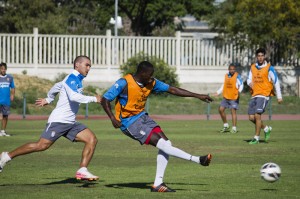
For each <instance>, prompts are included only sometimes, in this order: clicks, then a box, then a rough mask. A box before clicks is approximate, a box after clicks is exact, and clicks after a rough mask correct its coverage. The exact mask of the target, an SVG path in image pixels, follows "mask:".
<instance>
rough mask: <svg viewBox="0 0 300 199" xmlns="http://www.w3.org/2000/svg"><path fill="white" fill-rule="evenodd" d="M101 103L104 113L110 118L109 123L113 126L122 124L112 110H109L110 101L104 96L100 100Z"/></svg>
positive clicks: (117, 126)
mask: <svg viewBox="0 0 300 199" xmlns="http://www.w3.org/2000/svg"><path fill="white" fill-rule="evenodd" d="M100 103H101V105H102V107H103V109H104V111H105V112H106V114H107V115H108V117H109V118H110V120H111V123H112V125H113V126H114V127H115V128H120V127H121V126H122V124H121V122H120V121H118V120H117V119H116V117H115V115H114V114H113V112H112V111H111V105H110V101H108V100H107V99H105V98H102V100H101V102H100Z"/></svg>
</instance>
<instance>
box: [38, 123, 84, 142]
mask: <svg viewBox="0 0 300 199" xmlns="http://www.w3.org/2000/svg"><path fill="white" fill-rule="evenodd" d="M86 128H87V127H86V126H85V125H83V124H80V123H78V122H75V123H74V124H69V123H60V122H52V123H47V124H46V128H45V130H44V132H43V133H42V135H41V138H45V139H47V140H50V141H52V142H55V141H56V140H57V139H58V138H60V137H61V136H64V137H65V138H67V139H69V140H70V141H72V142H74V141H75V138H76V136H77V134H78V133H80V132H81V131H83V130H84V129H86Z"/></svg>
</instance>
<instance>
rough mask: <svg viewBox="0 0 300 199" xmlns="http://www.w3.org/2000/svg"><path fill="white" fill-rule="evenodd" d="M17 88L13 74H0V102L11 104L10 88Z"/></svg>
mask: <svg viewBox="0 0 300 199" xmlns="http://www.w3.org/2000/svg"><path fill="white" fill-rule="evenodd" d="M12 88H15V83H14V78H13V76H11V75H9V74H6V75H5V76H1V75H0V104H1V105H6V106H10V89H12Z"/></svg>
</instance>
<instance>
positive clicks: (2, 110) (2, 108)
mask: <svg viewBox="0 0 300 199" xmlns="http://www.w3.org/2000/svg"><path fill="white" fill-rule="evenodd" d="M0 114H2V115H3V116H8V115H9V114H10V106H7V105H3V104H0Z"/></svg>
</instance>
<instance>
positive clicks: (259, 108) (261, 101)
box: [248, 97, 269, 115]
mask: <svg viewBox="0 0 300 199" xmlns="http://www.w3.org/2000/svg"><path fill="white" fill-rule="evenodd" d="M268 102H269V100H268V99H266V98H264V97H254V98H252V99H251V100H250V102H249V107H248V115H255V113H259V114H262V113H264V112H265V109H266V107H267V105H268Z"/></svg>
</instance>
